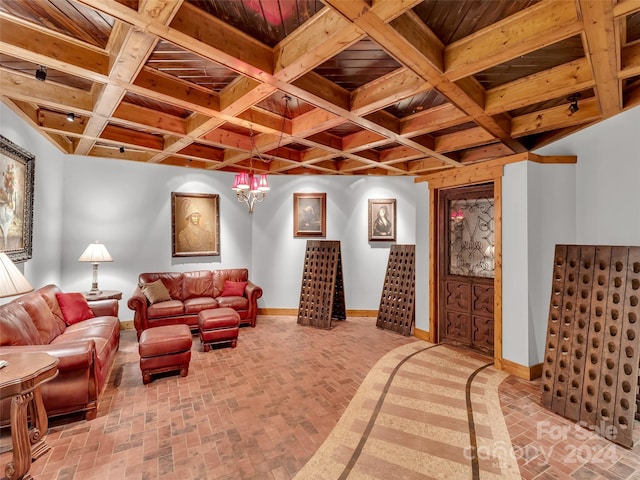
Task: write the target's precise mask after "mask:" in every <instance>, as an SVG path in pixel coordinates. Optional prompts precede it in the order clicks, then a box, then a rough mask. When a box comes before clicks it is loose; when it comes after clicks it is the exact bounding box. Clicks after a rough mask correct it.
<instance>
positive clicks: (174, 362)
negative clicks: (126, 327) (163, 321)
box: [138, 325, 191, 384]
mask: <svg viewBox="0 0 640 480" xmlns="http://www.w3.org/2000/svg"><path fill="white" fill-rule="evenodd" d="M138 352H140V370H141V371H142V383H144V384H147V383H149V382H150V381H151V374H154V373H163V372H171V371H173V370H180V375H181V376H182V377H186V376H187V375H188V374H189V362H190V361H191V330H190V329H189V327H188V326H186V325H163V326H161V327H152V328H148V329H146V330H144V331H143V332H142V333H141V334H140V340H139V344H138Z"/></svg>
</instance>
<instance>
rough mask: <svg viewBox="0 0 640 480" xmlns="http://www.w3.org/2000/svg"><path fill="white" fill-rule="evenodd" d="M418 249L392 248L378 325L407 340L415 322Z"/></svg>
mask: <svg viewBox="0 0 640 480" xmlns="http://www.w3.org/2000/svg"><path fill="white" fill-rule="evenodd" d="M415 253H416V247H415V245H391V250H390V251H389V261H388V262H387V273H386V275H385V279H384V284H383V287H382V295H381V297H380V308H378V318H377V321H376V325H377V326H378V327H380V328H383V329H385V330H392V331H394V332H397V333H400V334H402V335H405V336H409V335H411V333H412V331H413V323H414V321H415V308H414V305H415V290H416V288H415V286H416V280H415V277H416V276H415Z"/></svg>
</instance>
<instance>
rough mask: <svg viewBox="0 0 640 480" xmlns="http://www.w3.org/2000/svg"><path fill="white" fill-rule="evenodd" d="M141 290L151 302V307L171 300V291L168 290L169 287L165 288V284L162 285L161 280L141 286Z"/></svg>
mask: <svg viewBox="0 0 640 480" xmlns="http://www.w3.org/2000/svg"><path fill="white" fill-rule="evenodd" d="M140 290H142V293H144V296H145V297H147V300H149V305H153V304H154V303H159V302H167V301H169V300H171V295H169V290H167V287H165V286H164V283H162V280H160V279H158V280H156V281H155V282H151V283H142V284H140Z"/></svg>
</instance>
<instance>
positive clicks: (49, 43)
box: [0, 12, 109, 81]
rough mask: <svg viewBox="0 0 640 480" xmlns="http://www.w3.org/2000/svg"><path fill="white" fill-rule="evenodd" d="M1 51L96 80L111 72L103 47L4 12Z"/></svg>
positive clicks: (1, 16)
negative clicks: (71, 37) (45, 28)
mask: <svg viewBox="0 0 640 480" xmlns="http://www.w3.org/2000/svg"><path fill="white" fill-rule="evenodd" d="M0 52H2V53H4V54H6V55H10V56H12V57H16V58H22V59H24V60H27V61H30V62H33V63H36V64H39V65H45V66H47V67H49V68H53V69H56V70H60V71H62V72H69V73H71V74H72V75H79V76H81V77H83V78H89V79H90V80H94V81H104V80H105V78H106V77H107V75H108V71H109V57H108V55H107V54H106V53H105V52H104V51H103V50H101V49H99V48H96V47H93V46H90V45H85V44H81V43H79V42H77V41H74V40H72V39H70V38H68V37H65V36H63V35H60V34H57V33H54V32H51V31H49V30H44V29H43V28H41V27H37V26H34V25H33V24H31V23H26V22H23V21H21V20H19V19H17V18H15V17H9V16H7V15H6V14H4V13H2V12H0Z"/></svg>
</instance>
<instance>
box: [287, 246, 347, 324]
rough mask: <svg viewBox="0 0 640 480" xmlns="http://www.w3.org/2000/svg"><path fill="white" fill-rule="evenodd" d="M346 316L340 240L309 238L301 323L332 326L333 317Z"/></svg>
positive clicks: (300, 311)
mask: <svg viewBox="0 0 640 480" xmlns="http://www.w3.org/2000/svg"><path fill="white" fill-rule="evenodd" d="M338 277H339V278H338ZM345 318H346V310H345V304H344V282H343V280H342V257H341V255H340V242H339V241H329V240H307V249H306V252H305V257H304V269H303V272H302V285H301V287H300V304H299V308H298V324H300V325H309V326H312V327H317V328H325V329H330V328H331V326H332V325H331V321H332V319H336V320H344V319H345Z"/></svg>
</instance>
